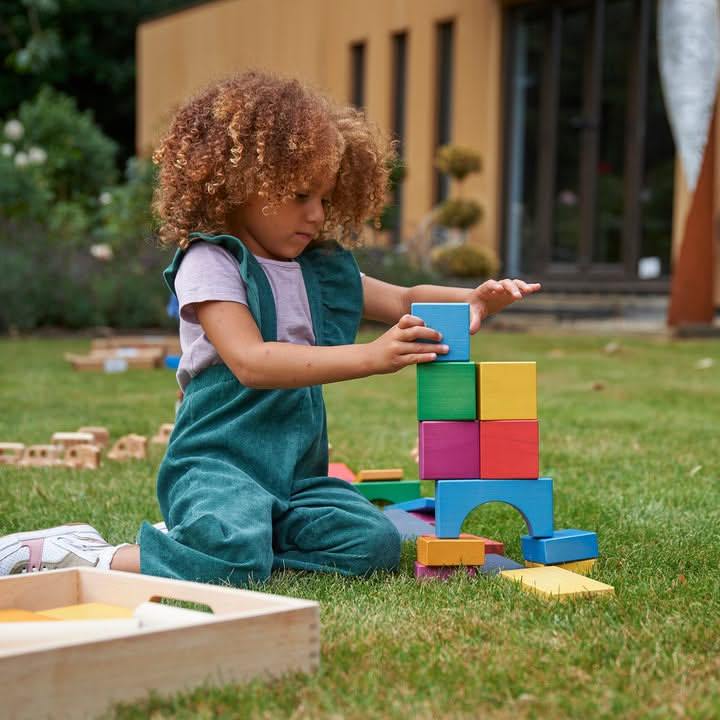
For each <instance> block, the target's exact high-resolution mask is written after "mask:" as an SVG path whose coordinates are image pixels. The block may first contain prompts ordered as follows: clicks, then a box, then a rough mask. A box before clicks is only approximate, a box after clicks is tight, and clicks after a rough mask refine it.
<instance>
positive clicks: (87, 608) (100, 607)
mask: <svg viewBox="0 0 720 720" xmlns="http://www.w3.org/2000/svg"><path fill="white" fill-rule="evenodd" d="M133 612H134V610H133V609H132V608H127V607H121V606H119V605H108V604H107V603H96V602H91V603H79V604H78V605H65V606H63V607H56V608H51V609H50V610H43V611H42V613H43V615H47V616H49V617H52V618H55V619H57V620H109V619H113V618H130V617H132V616H133Z"/></svg>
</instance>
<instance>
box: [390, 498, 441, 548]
mask: <svg viewBox="0 0 720 720" xmlns="http://www.w3.org/2000/svg"><path fill="white" fill-rule="evenodd" d="M384 511H385V516H386V517H387V519H388V520H389V521H390V522H391V523H392V524H393V525H394V526H395V527H396V528H397V531H398V532H399V533H400V539H401V540H415V539H416V538H418V537H420V536H421V535H432V533H433V530H434V528H433V526H432V525H430V523H428V522H425V521H424V520H421V519H418V518H417V517H415V516H414V515H412V514H411V513H409V512H406V511H405V510H392V509H390V508H389V507H388V506H386V507H385V508H384Z"/></svg>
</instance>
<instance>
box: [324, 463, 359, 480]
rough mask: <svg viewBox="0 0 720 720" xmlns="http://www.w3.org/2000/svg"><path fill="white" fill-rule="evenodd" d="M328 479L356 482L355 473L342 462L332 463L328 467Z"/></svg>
mask: <svg viewBox="0 0 720 720" xmlns="http://www.w3.org/2000/svg"><path fill="white" fill-rule="evenodd" d="M328 477H335V478H339V479H340V480H346V481H347V482H355V473H354V472H353V471H352V470H351V469H350V468H349V467H348V466H347V465H346V464H345V463H340V462H331V463H330V464H329V465H328Z"/></svg>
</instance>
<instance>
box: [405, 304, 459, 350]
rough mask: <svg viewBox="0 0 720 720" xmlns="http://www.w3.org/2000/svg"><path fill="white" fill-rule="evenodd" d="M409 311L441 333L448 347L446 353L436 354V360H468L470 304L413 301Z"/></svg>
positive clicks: (443, 341) (444, 343)
mask: <svg viewBox="0 0 720 720" xmlns="http://www.w3.org/2000/svg"><path fill="white" fill-rule="evenodd" d="M410 312H411V314H412V315H415V316H416V317H419V318H422V319H423V320H424V321H425V324H426V325H427V326H428V327H430V328H432V329H433V330H437V331H438V332H440V333H442V336H443V339H442V343H443V345H447V346H448V347H449V348H450V350H449V352H448V353H447V355H438V356H437V361H436V362H466V361H468V360H470V306H469V305H468V304H467V303H413V304H412V306H411V308H410ZM422 342H428V341H426V340H423V341H422Z"/></svg>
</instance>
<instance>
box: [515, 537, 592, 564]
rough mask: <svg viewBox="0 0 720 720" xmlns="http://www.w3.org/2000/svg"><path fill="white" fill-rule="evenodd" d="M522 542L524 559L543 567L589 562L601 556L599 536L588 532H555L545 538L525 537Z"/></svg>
mask: <svg viewBox="0 0 720 720" xmlns="http://www.w3.org/2000/svg"><path fill="white" fill-rule="evenodd" d="M520 542H521V544H522V553H523V558H524V559H525V560H531V561H532V562H536V563H542V564H543V565H557V564H558V563H563V562H572V561H574V560H588V559H590V558H596V557H597V556H598V555H599V554H600V553H599V551H598V539H597V534H596V533H594V532H590V531H588V530H555V531H554V532H553V534H552V536H551V537H544V538H538V537H530V536H528V535H523V536H522V538H521V539H520Z"/></svg>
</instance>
